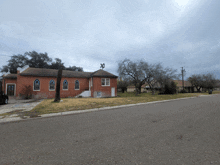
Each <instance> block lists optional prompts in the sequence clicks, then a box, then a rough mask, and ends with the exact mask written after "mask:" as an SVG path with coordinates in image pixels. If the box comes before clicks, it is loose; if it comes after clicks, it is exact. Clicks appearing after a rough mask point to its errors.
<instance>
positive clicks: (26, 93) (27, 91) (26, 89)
mask: <svg viewBox="0 0 220 165" xmlns="http://www.w3.org/2000/svg"><path fill="white" fill-rule="evenodd" d="M19 95H20V96H21V97H22V98H24V99H31V98H32V87H31V86H30V85H24V86H23V88H22V92H21V93H20V94H19Z"/></svg>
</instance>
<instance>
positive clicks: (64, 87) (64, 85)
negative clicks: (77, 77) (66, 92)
mask: <svg viewBox="0 0 220 165" xmlns="http://www.w3.org/2000/svg"><path fill="white" fill-rule="evenodd" d="M63 89H68V82H67V81H66V80H64V81H63Z"/></svg>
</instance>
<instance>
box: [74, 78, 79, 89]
mask: <svg viewBox="0 0 220 165" xmlns="http://www.w3.org/2000/svg"><path fill="white" fill-rule="evenodd" d="M75 89H76V90H79V81H78V80H76V81H75Z"/></svg>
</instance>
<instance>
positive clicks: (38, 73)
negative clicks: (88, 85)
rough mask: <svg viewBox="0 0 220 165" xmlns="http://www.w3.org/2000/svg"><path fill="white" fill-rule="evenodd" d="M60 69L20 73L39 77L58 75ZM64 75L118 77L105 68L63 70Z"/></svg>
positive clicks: (30, 70)
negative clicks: (83, 70)
mask: <svg viewBox="0 0 220 165" xmlns="http://www.w3.org/2000/svg"><path fill="white" fill-rule="evenodd" d="M57 74H58V70H57V69H46V68H26V69H25V70H23V71H22V72H21V73H20V75H21V76H38V77H57ZM13 76H14V77H16V78H17V74H9V75H7V76H5V78H8V77H10V78H11V77H13ZM62 77H77V78H90V77H113V78H117V76H115V75H113V74H111V73H109V72H107V71H104V70H101V69H100V70H97V71H95V72H79V71H69V70H63V72H62Z"/></svg>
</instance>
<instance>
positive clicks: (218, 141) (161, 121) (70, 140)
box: [0, 95, 220, 165]
mask: <svg viewBox="0 0 220 165" xmlns="http://www.w3.org/2000/svg"><path fill="white" fill-rule="evenodd" d="M219 118H220V95H215V96H211V97H199V98H193V99H187V100H178V101H171V102H164V103H157V104H148V105H139V106H134V107H126V108H120V109H112V110H105V111H97V112H90V113H82V114H75V115H69V116H58V117H51V118H38V119H34V120H27V121H19V122H13V123H5V124H0V164H1V165H4V164H10V165H11V164H28V165H30V164H45V165H50V164H51V165H60V164H65V165H67V164H74V165H78V164H79V165H80V164H83V165H87V164H105V165H108V164H109V165H112V164H120V165H121V164H122V165H123V164H125V165H130V164H131V165H134V164H144V165H148V164H149V165H152V164H153V165H154V164H155V165H160V164H164V165H165V164H168V165H172V164H175V165H182V164H187V165H191V164H198V165H203V164H204V165H206V164H218V165H219V164H220V119H219Z"/></svg>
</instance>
